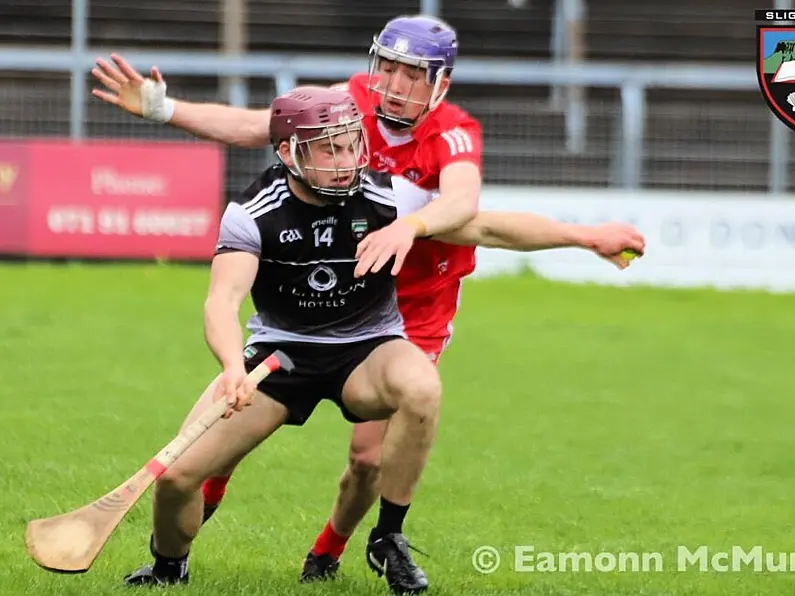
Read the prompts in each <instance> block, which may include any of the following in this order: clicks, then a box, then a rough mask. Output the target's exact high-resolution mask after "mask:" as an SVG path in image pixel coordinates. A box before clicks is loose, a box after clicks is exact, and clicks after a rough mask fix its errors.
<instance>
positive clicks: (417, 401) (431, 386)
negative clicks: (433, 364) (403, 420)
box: [389, 368, 442, 419]
mask: <svg viewBox="0 0 795 596" xmlns="http://www.w3.org/2000/svg"><path fill="white" fill-rule="evenodd" d="M390 381H391V382H390V383H389V391H390V392H391V393H392V395H393V397H394V398H395V402H396V405H397V408H398V410H400V411H402V412H404V413H405V414H410V415H413V416H416V417H418V418H420V419H427V418H436V416H437V414H438V412H439V407H440V404H441V401H442V384H441V381H440V379H439V376H438V374H436V370H435V369H433V368H430V369H429V370H428V371H425V370H416V369H415V370H413V371H402V372H401V374H400V375H394V377H393V379H391V380H390Z"/></svg>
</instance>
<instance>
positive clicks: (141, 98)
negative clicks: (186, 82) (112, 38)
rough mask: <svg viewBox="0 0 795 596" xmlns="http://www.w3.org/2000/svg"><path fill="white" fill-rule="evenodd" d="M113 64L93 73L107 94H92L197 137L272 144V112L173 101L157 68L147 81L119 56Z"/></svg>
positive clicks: (240, 143) (253, 144) (100, 62)
mask: <svg viewBox="0 0 795 596" xmlns="http://www.w3.org/2000/svg"><path fill="white" fill-rule="evenodd" d="M111 60H112V61H113V64H111V63H110V62H107V61H106V60H103V59H101V58H100V59H98V60H97V66H96V67H95V68H94V69H93V70H92V71H91V74H93V75H94V78H96V79H97V80H98V81H99V82H100V83H102V84H103V85H104V86H105V88H106V90H102V89H94V90H93V91H92V94H93V95H94V96H95V97H98V98H99V99H101V100H102V101H104V102H106V103H109V104H111V105H115V106H117V107H119V108H121V109H123V110H125V111H127V112H129V113H130V114H133V115H135V116H140V117H142V118H146V119H148V120H152V121H155V122H161V123H168V124H170V125H171V126H174V127H176V128H179V129H181V130H184V131H185V132H188V133H190V134H192V135H194V136H196V137H200V138H202V139H208V140H211V141H217V142H219V143H224V144H226V145H236V146H238V147H262V146H265V145H268V144H269V142H270V128H269V119H270V110H267V109H264V110H249V109H245V108H235V107H232V106H225V105H222V104H217V103H193V102H188V101H182V100H175V99H171V98H169V97H168V96H167V95H166V82H165V80H164V79H163V76H162V75H161V74H160V71H159V70H158V69H157V67H154V66H153V67H152V68H151V69H150V71H149V78H144V77H143V76H142V75H141V74H140V73H139V72H138V71H137V70H135V69H134V68H133V67H132V66H130V64H129V63H128V62H127V61H126V60H125V59H124V58H122V57H121V56H119V55H118V54H111Z"/></svg>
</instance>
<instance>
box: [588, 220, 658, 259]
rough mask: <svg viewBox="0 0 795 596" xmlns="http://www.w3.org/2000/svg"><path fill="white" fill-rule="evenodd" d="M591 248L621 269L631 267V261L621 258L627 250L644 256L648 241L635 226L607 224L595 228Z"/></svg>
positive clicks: (590, 243) (590, 241)
mask: <svg viewBox="0 0 795 596" xmlns="http://www.w3.org/2000/svg"><path fill="white" fill-rule="evenodd" d="M590 236H591V237H590V240H589V242H588V244H589V247H590V248H591V250H592V251H593V252H595V253H596V254H597V255H599V256H600V257H602V258H603V259H606V260H608V261H610V262H611V263H613V264H614V265H615V266H616V267H618V268H619V269H626V268H627V267H629V264H630V261H629V260H627V259H625V258H624V257H623V256H621V253H622V252H623V251H625V250H632V251H635V252H636V253H637V254H638V255H639V256H642V255H643V253H644V252H645V250H646V239H645V238H644V237H643V234H641V233H640V231H638V229H637V228H635V226H632V225H629V224H625V223H606V224H602V225H598V226H593V228H592V229H591V234H590Z"/></svg>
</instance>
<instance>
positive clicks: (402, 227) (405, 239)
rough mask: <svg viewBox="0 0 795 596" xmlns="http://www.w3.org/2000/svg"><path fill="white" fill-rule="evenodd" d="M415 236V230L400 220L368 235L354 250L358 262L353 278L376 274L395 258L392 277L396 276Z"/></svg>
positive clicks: (409, 224)
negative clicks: (371, 273)
mask: <svg viewBox="0 0 795 596" xmlns="http://www.w3.org/2000/svg"><path fill="white" fill-rule="evenodd" d="M416 234H417V229H416V228H415V227H414V226H413V225H412V224H411V223H409V222H407V221H404V220H401V219H397V220H395V221H393V222H392V223H391V224H389V225H388V226H387V227H385V228H382V229H380V230H378V231H376V232H373V233H372V234H368V235H367V237H365V239H364V240H362V241H361V242H360V243H359V246H358V247H357V248H356V258H357V259H358V260H359V262H358V263H357V265H356V269H354V271H353V275H354V277H362V276H364V275H366V274H367V273H368V272H369V271H372V272H373V273H378V272H379V271H380V270H381V269H382V268H383V266H384V265H386V263H387V261H389V259H391V258H392V257H395V264H394V265H393V266H392V275H397V274H398V273H399V272H400V269H401V267H403V262H404V261H405V260H406V255H408V254H409V251H410V250H411V247H412V245H413V244H414V238H415V236H416Z"/></svg>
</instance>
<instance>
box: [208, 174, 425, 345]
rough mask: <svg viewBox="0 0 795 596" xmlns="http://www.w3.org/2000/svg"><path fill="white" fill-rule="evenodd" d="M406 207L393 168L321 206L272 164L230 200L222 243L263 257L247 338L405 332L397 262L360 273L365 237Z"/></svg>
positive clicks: (319, 338)
mask: <svg viewBox="0 0 795 596" xmlns="http://www.w3.org/2000/svg"><path fill="white" fill-rule="evenodd" d="M415 202H416V199H415ZM410 203H412V201H411V200H409V201H408V202H406V203H405V204H406V205H409V204H410ZM407 208H408V207H407ZM411 209H412V210H413V209H414V208H411ZM402 211H403V210H402V209H400V207H399V206H398V204H397V203H396V200H395V192H394V190H393V187H392V179H391V176H389V175H384V174H371V175H369V176H368V177H367V179H366V181H365V183H364V185H363V189H362V191H360V192H359V193H357V194H356V195H354V196H352V197H350V198H348V199H347V200H346V201H345V202H344V203H343V204H340V205H329V206H322V207H321V206H315V205H310V204H308V203H306V202H304V201H301V200H300V199H298V198H297V197H296V196H295V195H293V193H292V192H291V191H290V189H289V187H288V185H287V169H286V168H285V167H284V166H283V165H281V164H279V165H276V166H273V167H270V168H268V169H267V170H265V171H264V172H263V173H262V174H261V175H260V176H259V178H257V180H256V181H255V182H254V183H253V184H252V185H251V186H250V187H249V188H248V189H247V190H246V191H245V192H244V193H243V196H242V197H241V199H240V200H238V201H236V202H233V203H230V204H229V205H228V207H227V209H226V212H225V213H224V216H223V218H222V220H221V231H220V235H219V240H218V247H217V252H224V251H229V250H242V251H247V252H250V253H252V254H254V255H257V256H258V257H259V260H260V263H259V271H258V273H257V276H256V279H255V281H254V285H253V287H252V290H251V297H252V300H253V302H254V306H255V308H256V314H255V315H254V316H253V317H252V318H251V319H250V320H249V323H248V328H249V330H250V331H251V332H252V336H251V337H250V338H249V341H248V343H249V344H250V343H256V342H258V341H268V342H273V341H277V342H278V341H304V342H318V343H349V342H352V341H360V340H364V339H370V338H373V337H378V336H382V335H404V334H403V319H402V317H401V316H400V313H399V311H398V307H397V292H396V289H395V280H394V277H393V276H392V275H391V273H390V270H391V263H390V264H389V265H388V266H386V267H384V268H382V269H381V271H379V272H378V273H377V274H372V273H369V274H367V275H366V276H365V277H362V278H358V279H357V278H354V276H353V271H354V268H355V266H356V259H355V255H356V248H357V245H358V243H359V241H360V240H361V239H362V238H364V237H365V236H366V235H367V234H368V233H370V232H372V231H375V230H378V229H380V228H383V227H385V226H387V225H389V224H390V223H392V222H393V221H394V220H395V219H396V218H397V217H398V216H400V215H402V214H403V213H402Z"/></svg>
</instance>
